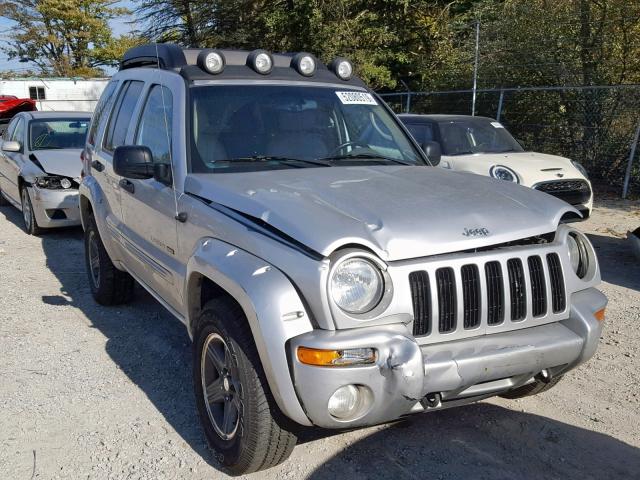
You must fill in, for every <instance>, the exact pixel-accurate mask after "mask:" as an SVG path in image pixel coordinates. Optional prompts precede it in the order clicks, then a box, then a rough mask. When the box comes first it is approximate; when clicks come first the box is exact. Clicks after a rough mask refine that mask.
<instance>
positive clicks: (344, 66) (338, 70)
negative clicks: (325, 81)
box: [329, 57, 353, 81]
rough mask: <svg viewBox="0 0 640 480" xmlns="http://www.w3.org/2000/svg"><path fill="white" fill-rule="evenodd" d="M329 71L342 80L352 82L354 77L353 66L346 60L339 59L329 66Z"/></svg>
mask: <svg viewBox="0 0 640 480" xmlns="http://www.w3.org/2000/svg"><path fill="white" fill-rule="evenodd" d="M329 70H331V71H332V72H333V73H335V74H336V76H337V77H338V78H339V79H340V80H344V81H347V80H350V79H351V77H352V76H353V65H352V63H351V62H350V61H349V60H347V59H346V58H342V57H337V58H336V59H334V60H333V62H331V64H330V65H329Z"/></svg>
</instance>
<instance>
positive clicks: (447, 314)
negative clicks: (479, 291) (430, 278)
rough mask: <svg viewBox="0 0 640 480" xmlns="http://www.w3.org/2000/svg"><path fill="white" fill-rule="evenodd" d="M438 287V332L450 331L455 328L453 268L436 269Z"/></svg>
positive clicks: (455, 308)
mask: <svg viewBox="0 0 640 480" xmlns="http://www.w3.org/2000/svg"><path fill="white" fill-rule="evenodd" d="M436 285H437V287H438V312H439V314H438V329H439V331H440V333H446V332H451V331H453V330H455V328H456V314H457V306H456V279H455V274H454V273H453V268H450V267H447V268H439V269H438V270H436Z"/></svg>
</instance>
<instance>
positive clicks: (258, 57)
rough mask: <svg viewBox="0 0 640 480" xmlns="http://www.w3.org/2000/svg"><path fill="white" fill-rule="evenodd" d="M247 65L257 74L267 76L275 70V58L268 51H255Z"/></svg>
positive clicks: (248, 59)
mask: <svg viewBox="0 0 640 480" xmlns="http://www.w3.org/2000/svg"><path fill="white" fill-rule="evenodd" d="M247 65H249V66H250V67H251V68H252V69H254V70H255V71H256V72H258V73H260V74H262V75H267V74H268V73H269V72H271V70H273V57H272V56H271V54H270V53H269V52H267V51H266V50H254V51H253V52H251V53H250V54H249V56H248V57H247Z"/></svg>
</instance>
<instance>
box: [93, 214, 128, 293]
mask: <svg viewBox="0 0 640 480" xmlns="http://www.w3.org/2000/svg"><path fill="white" fill-rule="evenodd" d="M84 258H85V264H86V268H87V274H88V276H89V286H90V288H91V293H92V295H93V298H94V299H95V301H96V302H98V303H99V304H100V305H118V304H122V303H127V302H129V301H130V300H131V299H132V298H133V291H134V288H135V281H134V279H133V277H132V276H131V275H129V274H128V273H127V272H123V271H121V270H118V269H117V268H116V267H115V266H114V265H113V262H112V261H111V258H109V254H108V253H107V250H106V249H105V248H104V245H103V243H102V239H101V238H100V233H99V232H98V227H97V225H96V221H95V219H94V218H93V216H92V215H91V216H89V218H88V220H87V228H86V230H85V232H84Z"/></svg>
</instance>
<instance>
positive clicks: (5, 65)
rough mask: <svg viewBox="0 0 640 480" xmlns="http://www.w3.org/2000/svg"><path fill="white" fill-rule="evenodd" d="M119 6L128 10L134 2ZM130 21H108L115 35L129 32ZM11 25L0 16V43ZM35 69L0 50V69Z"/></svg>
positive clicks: (123, 3) (129, 19) (122, 3)
mask: <svg viewBox="0 0 640 480" xmlns="http://www.w3.org/2000/svg"><path fill="white" fill-rule="evenodd" d="M117 6H120V7H126V8H128V9H130V10H132V9H133V8H134V3H133V2H132V1H121V2H119V3H118V4H117ZM128 21H131V18H130V17H122V18H117V19H115V20H112V21H111V22H110V26H111V29H112V31H113V34H114V35H115V36H118V35H122V34H123V33H127V32H129V31H130V30H131V29H132V27H131V25H128V24H127V22H128ZM11 27H12V22H11V21H9V20H7V19H6V18H1V17H0V43H2V42H3V41H6V38H7V34H8V33H10V31H11ZM28 69H32V70H37V68H36V66H35V64H33V63H20V62H19V61H18V60H17V59H14V60H11V61H9V60H8V59H7V55H6V54H5V53H4V52H0V71H2V70H15V71H21V70H28Z"/></svg>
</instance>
